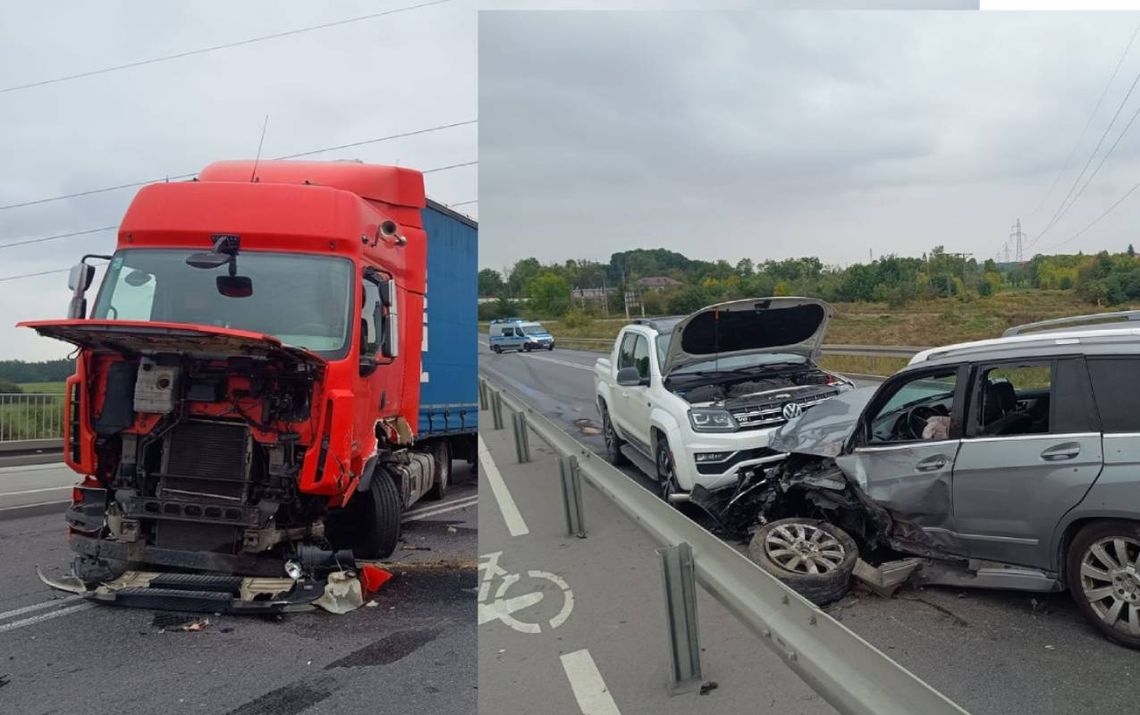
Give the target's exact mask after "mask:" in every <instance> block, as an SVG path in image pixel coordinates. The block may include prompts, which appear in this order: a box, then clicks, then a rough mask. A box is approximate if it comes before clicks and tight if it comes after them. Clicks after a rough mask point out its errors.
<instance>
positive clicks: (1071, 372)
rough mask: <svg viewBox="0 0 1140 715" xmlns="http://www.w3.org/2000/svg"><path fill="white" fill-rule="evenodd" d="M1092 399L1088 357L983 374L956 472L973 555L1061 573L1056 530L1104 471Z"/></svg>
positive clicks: (983, 369) (964, 531)
mask: <svg viewBox="0 0 1140 715" xmlns="http://www.w3.org/2000/svg"><path fill="white" fill-rule="evenodd" d="M1091 395H1092V389H1091V387H1090V385H1089V376H1088V371H1087V369H1086V368H1085V363H1084V359H1083V358H1081V357H1072V358H1062V359H1045V360H1015V361H1004V362H994V363H983V364H981V365H979V366H978V367H977V368H976V369H975V371H974V379H973V385H972V388H971V400H970V405H971V406H970V410H969V415H968V417H967V419H966V435H965V439H964V440H963V441H962V449H961V451H960V452H959V453H958V460H957V462H956V463H955V465H954V506H955V513H956V518H957V523H958V531H959V532H960V534H961V538H962V539H963V540H965V541H966V542H967V544H968V547H969V555H970V556H972V557H975V558H979V559H985V560H987V561H1000V562H1003V563H1010V564H1017V565H1021V566H1031V567H1035V568H1042V569H1051V568H1053V567H1054V561H1055V559H1054V553H1053V534H1054V531H1055V529H1056V526H1057V524H1058V523H1059V522H1060V521H1061V519H1062V517H1063V516H1064V515H1065V513H1066V512H1068V511H1069V510H1070V509H1072V508H1073V507H1074V506H1076V505H1077V504H1078V503H1079V502H1080V501H1081V499H1083V498H1084V495H1085V494H1086V493H1087V492H1088V490H1089V487H1091V486H1092V484H1093V482H1094V481H1095V480H1096V478H1097V476H1098V475H1099V474H1100V471H1101V466H1102V464H1103V453H1102V446H1101V436H1100V430H1099V426H1098V425H1097V424H1096V419H1095V415H1094V409H1095V408H1094V406H1093V404H1092V399H1091ZM1098 396H1099V395H1098Z"/></svg>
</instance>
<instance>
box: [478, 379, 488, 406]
mask: <svg viewBox="0 0 1140 715" xmlns="http://www.w3.org/2000/svg"><path fill="white" fill-rule="evenodd" d="M486 409H487V381H486V380H484V379H483V378H479V410H480V411H485V410H486Z"/></svg>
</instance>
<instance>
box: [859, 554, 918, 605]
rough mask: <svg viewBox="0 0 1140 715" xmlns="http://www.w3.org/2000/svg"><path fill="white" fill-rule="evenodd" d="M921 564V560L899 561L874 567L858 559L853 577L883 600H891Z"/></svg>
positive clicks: (886, 562) (887, 562)
mask: <svg viewBox="0 0 1140 715" xmlns="http://www.w3.org/2000/svg"><path fill="white" fill-rule="evenodd" d="M920 563H921V561H920V560H919V559H899V560H898V561H885V562H883V563H882V564H880V565H879V566H872V565H871V564H869V563H867V562H866V561H864V560H863V559H858V560H857V561H856V562H855V570H854V571H852V575H853V576H854V577H855V578H856V579H858V580H859V581H860V582H862V583H863V584H864V585H865V586H867V588H869V589H871V590H872V591H874V592H875V593H877V594H879V595H880V596H882V597H883V598H890V597H891V596H893V595H894V593H895V591H897V590H898V589H899V586H901V585H903V583H904V582H905V581H906V580H907V579H908V578H910V575H911V574H912V573H914V570H915V569H916V568H918V565H919V564H920Z"/></svg>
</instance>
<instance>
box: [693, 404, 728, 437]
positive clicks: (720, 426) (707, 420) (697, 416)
mask: <svg viewBox="0 0 1140 715" xmlns="http://www.w3.org/2000/svg"><path fill="white" fill-rule="evenodd" d="M689 424H691V425H692V426H693V431H695V432H735V431H736V430H738V429H740V427H739V425H737V424H736V420H735V419H733V418H732V414H731V413H729V411H728V410H724V409H720V408H717V407H694V408H693V409H691V410H689Z"/></svg>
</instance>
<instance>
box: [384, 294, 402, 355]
mask: <svg viewBox="0 0 1140 715" xmlns="http://www.w3.org/2000/svg"><path fill="white" fill-rule="evenodd" d="M380 302H381V303H383V304H384V307H385V308H387V309H388V314H387V315H385V316H384V333H383V337H382V339H381V340H380V354H381V355H383V356H384V357H386V358H394V357H397V356H398V355H399V354H400V309H399V305H398V300H397V298H396V281H395V280H388V281H385V282H383V283H381V284H380Z"/></svg>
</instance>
